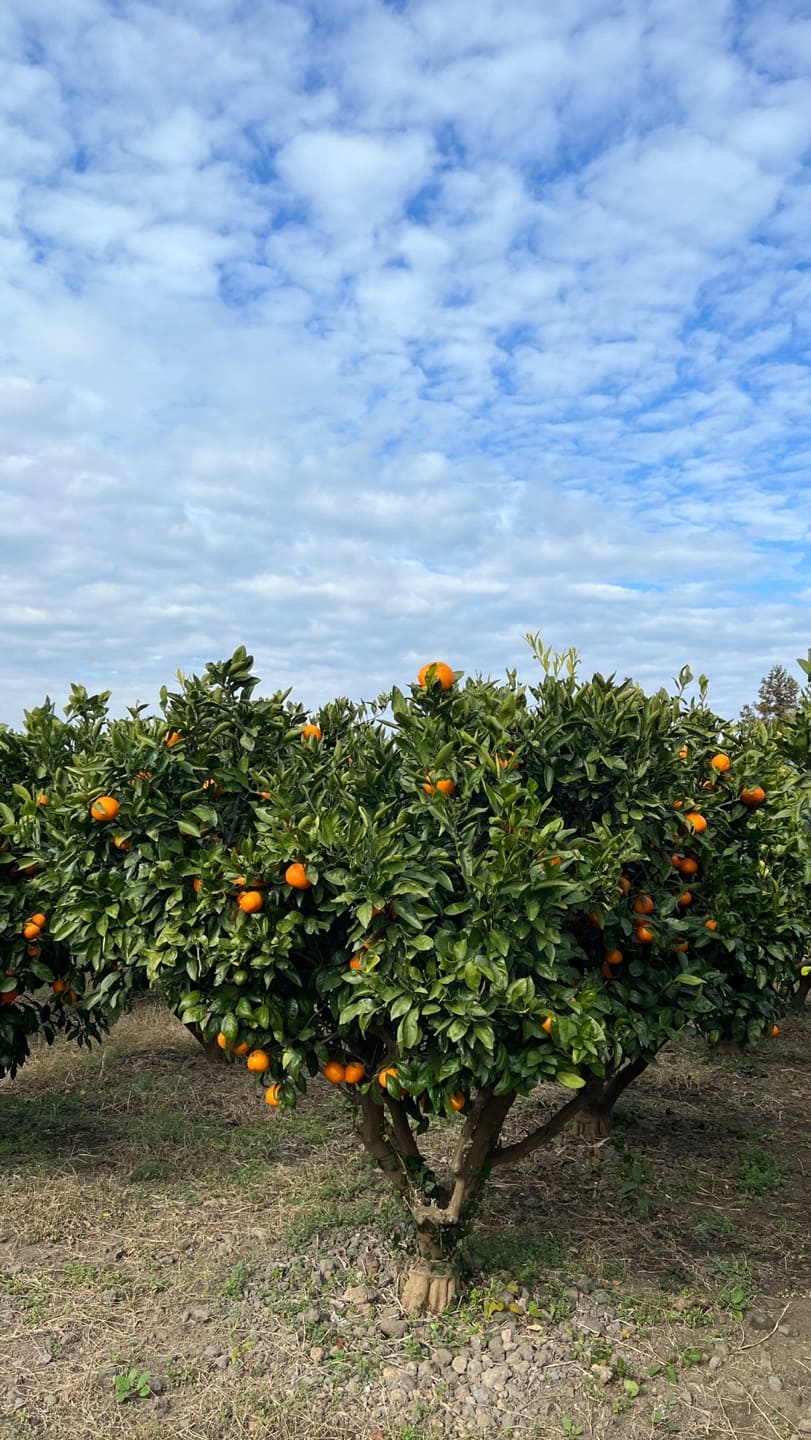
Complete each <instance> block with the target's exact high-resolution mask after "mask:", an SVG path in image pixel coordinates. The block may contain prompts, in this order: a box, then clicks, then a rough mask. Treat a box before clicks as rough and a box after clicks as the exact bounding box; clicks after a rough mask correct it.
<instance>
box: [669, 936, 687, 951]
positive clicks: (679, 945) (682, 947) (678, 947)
mask: <svg viewBox="0 0 811 1440" xmlns="http://www.w3.org/2000/svg"><path fill="white" fill-rule="evenodd" d="M688 948H689V947H688V944H687V941H686V940H677V941H676V944H675V945H671V947H670V953H671V955H686V954H687V950H688Z"/></svg>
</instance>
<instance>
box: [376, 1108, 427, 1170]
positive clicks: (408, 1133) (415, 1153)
mask: <svg viewBox="0 0 811 1440" xmlns="http://www.w3.org/2000/svg"><path fill="white" fill-rule="evenodd" d="M383 1099H384V1100H385V1102H386V1104H387V1106H388V1109H389V1115H390V1116H391V1128H392V1134H393V1135H394V1144H395V1147H396V1149H397V1153H398V1155H400V1156H401V1157H402V1158H403V1159H405V1157H406V1156H407V1155H408V1156H410V1157H411V1159H412V1160H418V1161H419V1162H420V1164H421V1165H424V1164H425V1161H424V1160H423V1157H422V1154H421V1152H420V1147H419V1145H418V1144H417V1142H416V1140H415V1138H414V1132H413V1130H412V1129H411V1126H410V1124H409V1123H408V1114H407V1112H406V1108H405V1106H404V1104H403V1102H402V1100H395V1098H394V1096H393V1095H390V1094H389V1093H388V1091H386V1093H385V1095H384V1096H383Z"/></svg>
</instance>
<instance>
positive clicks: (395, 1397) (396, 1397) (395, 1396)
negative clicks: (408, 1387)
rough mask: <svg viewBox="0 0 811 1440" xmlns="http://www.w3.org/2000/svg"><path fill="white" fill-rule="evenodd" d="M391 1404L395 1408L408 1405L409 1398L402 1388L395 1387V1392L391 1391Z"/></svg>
mask: <svg viewBox="0 0 811 1440" xmlns="http://www.w3.org/2000/svg"><path fill="white" fill-rule="evenodd" d="M389 1404H390V1405H392V1406H393V1407H394V1408H397V1407H398V1406H403V1405H407V1404H408V1396H407V1394H406V1392H405V1390H403V1389H402V1387H400V1386H395V1388H394V1389H393V1390H390V1391H389Z"/></svg>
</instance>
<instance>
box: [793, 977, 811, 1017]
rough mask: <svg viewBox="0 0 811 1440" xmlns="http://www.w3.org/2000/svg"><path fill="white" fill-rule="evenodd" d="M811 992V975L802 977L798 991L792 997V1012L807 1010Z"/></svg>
mask: <svg viewBox="0 0 811 1440" xmlns="http://www.w3.org/2000/svg"><path fill="white" fill-rule="evenodd" d="M809 990H811V975H801V976H800V979H799V983H798V985H797V989H796V990H795V991H794V994H793V995H792V997H791V1008H792V1010H803V1009H805V1002H806V1000H807V999H808V992H809Z"/></svg>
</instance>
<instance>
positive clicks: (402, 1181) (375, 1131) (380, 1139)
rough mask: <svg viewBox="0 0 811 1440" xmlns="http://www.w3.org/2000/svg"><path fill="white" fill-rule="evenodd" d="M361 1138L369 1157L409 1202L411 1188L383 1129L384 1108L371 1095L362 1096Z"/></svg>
mask: <svg viewBox="0 0 811 1440" xmlns="http://www.w3.org/2000/svg"><path fill="white" fill-rule="evenodd" d="M360 1105H361V1115H362V1117H363V1118H362V1121H361V1128H360V1138H361V1140H362V1141H363V1146H364V1149H365V1150H366V1153H367V1155H371V1157H372V1159H373V1160H374V1161H375V1163H376V1164H377V1165H378V1166H379V1167H380V1169H381V1170H382V1171H383V1174H384V1175H385V1177H386V1179H387V1180H388V1181H389V1182H390V1183H391V1184H392V1185H393V1186H394V1188H395V1189H396V1190H399V1192H400V1194H401V1195H404V1196H405V1198H406V1199H407V1200H408V1199H410V1195H411V1186H410V1185H409V1182H408V1176H407V1175H406V1173H405V1171H404V1169H403V1167H402V1165H401V1163H400V1159H399V1157H398V1155H397V1152H396V1150H395V1149H394V1146H393V1145H392V1144H391V1143H390V1141H389V1140H387V1139H386V1133H385V1130H384V1128H383V1106H382V1105H378V1104H377V1103H376V1101H375V1100H374V1098H373V1097H372V1096H371V1095H361V1097H360Z"/></svg>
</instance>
